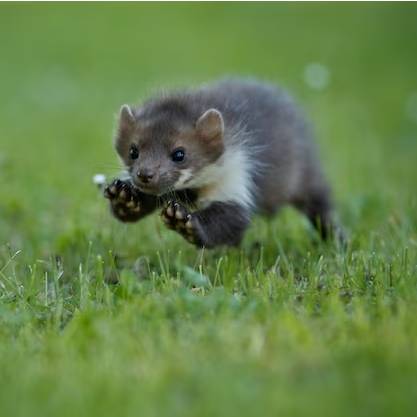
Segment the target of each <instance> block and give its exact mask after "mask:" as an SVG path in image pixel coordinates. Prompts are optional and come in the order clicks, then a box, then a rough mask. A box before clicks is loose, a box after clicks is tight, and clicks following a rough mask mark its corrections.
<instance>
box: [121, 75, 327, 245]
mask: <svg viewBox="0 0 417 417" xmlns="http://www.w3.org/2000/svg"><path fill="white" fill-rule="evenodd" d="M209 109H216V110H218V111H219V112H220V114H221V116H222V118H223V119H222V122H224V134H223V136H222V137H221V138H217V139H216V141H212V142H204V143H200V141H201V139H198V138H196V136H195V135H196V134H197V133H196V132H195V126H196V122H197V120H198V119H199V118H200V117H201V116H202V114H204V113H205V112H206V111H207V110H209ZM122 113H124V114H125V116H124V117H127V119H126V120H123V119H121V121H120V127H119V132H118V135H117V137H116V149H117V151H118V153H119V155H120V156H121V158H122V160H123V161H124V162H125V164H126V166H127V168H128V170H129V171H130V173H131V176H132V182H133V183H134V184H135V185H136V186H137V187H139V188H140V187H141V185H142V186H143V187H145V189H143V188H142V191H143V192H145V193H147V192H149V193H150V194H155V195H158V196H159V198H161V199H162V200H163V201H165V202H166V201H168V200H172V195H171V194H170V190H171V189H172V188H171V187H172V185H173V184H174V183H175V181H177V179H178V178H179V175H180V174H181V169H184V167H182V168H181V167H180V168H178V167H176V166H175V165H173V164H172V162H171V161H170V160H169V158H168V157H167V156H166V155H169V150H170V149H171V148H172V146H173V143H174V142H175V140H174V139H173V138H175V137H176V136H178V137H188V139H187V140H188V142H186V143H189V147H190V150H189V153H190V160H189V162H188V163H189V166H185V167H188V168H192V169H193V170H195V172H198V171H199V170H201V169H203V168H204V167H207V166H209V165H210V164H214V163H215V162H216V161H217V160H218V158H219V157H220V156H221V154H223V151H224V149H228V148H230V147H234V148H239V147H243V148H244V149H245V154H246V155H247V156H248V157H249V158H250V161H249V164H248V169H249V170H250V178H251V180H252V182H253V189H252V200H253V201H252V204H251V205H250V208H248V207H243V206H241V207H240V206H238V205H237V204H236V203H233V204H229V203H227V202H216V201H214V202H212V204H211V205H210V206H209V207H205V208H204V209H202V210H197V211H194V212H193V213H191V215H192V217H193V219H194V220H193V221H194V222H195V224H194V226H195V228H194V229H193V230H195V231H196V235H195V236H193V239H191V240H192V241H193V243H195V244H196V245H198V246H207V247H213V246H217V245H221V244H226V245H235V244H238V243H239V242H240V240H241V237H242V236H243V232H244V230H245V229H246V227H247V226H248V224H249V220H250V217H251V216H252V215H253V214H254V213H255V212H259V213H263V214H267V215H271V214H273V213H275V212H276V211H278V210H279V208H281V207H282V206H283V205H286V204H290V205H293V206H294V207H296V208H297V209H299V210H301V211H302V212H304V213H305V214H306V215H307V216H308V218H309V219H310V220H311V222H312V223H313V225H314V226H315V227H317V228H318V230H319V231H320V232H321V235H322V236H323V237H327V236H328V234H329V232H331V231H332V229H333V222H332V204H331V201H330V192H329V187H328V185H327V182H326V180H325V179H324V177H323V174H322V171H321V168H320V164H319V162H318V160H317V157H316V152H315V149H314V143H313V138H312V134H311V132H310V130H309V128H308V126H307V123H306V121H305V117H304V115H303V114H302V112H301V111H300V110H299V109H298V107H297V106H296V105H295V104H294V102H293V101H292V99H291V98H290V97H289V96H288V95H287V94H286V93H285V92H283V91H281V90H280V89H278V88H276V87H275V86H273V85H271V84H266V83H260V82H258V81H255V80H240V79H228V80H223V81H220V82H217V83H215V84H212V85H207V86H203V87H201V88H199V89H196V90H187V91H182V92H174V93H172V94H168V95H165V96H161V97H159V98H156V99H152V100H149V101H147V102H145V103H144V104H143V105H142V106H141V107H140V108H138V109H135V110H134V111H133V115H134V118H135V120H136V124H137V127H135V128H132V129H131V130H130V131H129V126H131V122H132V121H131V115H130V113H129V112H128V111H127V110H126V108H124V110H123V111H122ZM193 129H194V130H193ZM187 135H188V136H187ZM193 135H194V136H193ZM131 143H135V144H137V146H139V147H140V148H141V151H140V152H139V153H140V155H141V156H140V157H139V159H140V160H138V161H137V162H135V161H131V160H130V159H129V154H128V149H129V146H131ZM142 155H143V156H142ZM161 155H162V156H161ZM141 158H142V159H141ZM225 163H226V164H227V161H225ZM144 166H146V170H147V172H152V173H155V172H156V175H155V178H158V180H155V184H153V185H152V186H153V188H149V190H150V191H147V189H146V187H147V185H146V184H140V183H138V182H137V181H138V180H137V175H136V174H138V175H139V172H140V170H143V169H144ZM159 171H160V172H159ZM157 181H159V182H157ZM149 187H150V186H149ZM188 191H190V192H191V194H193V195H196V196H197V197H196V200H197V201H198V195H199V192H200V191H201V190H200V189H198V188H197V189H192V190H188ZM186 194H187V190H186ZM177 199H178V200H179V202H182V203H185V204H187V201H182V200H181V198H177ZM193 203H194V201H193ZM170 204H172V202H171V203H170ZM165 210H166V209H165ZM233 213H235V218H236V219H237V220H234V219H233V217H234V215H233ZM165 214H166V211H165ZM119 217H120V216H119ZM168 217H169V216H168ZM121 220H123V219H121ZM166 223H167V225H170V226H171V228H173V229H175V230H177V231H180V233H181V230H183V229H182V226H181V225H180V226H181V227H179V228H177V227H176V226H177V225H173V224H172V221H171V220H170V219H169V218H167V221H166ZM189 240H190V239H189ZM191 240H190V241H191Z"/></svg>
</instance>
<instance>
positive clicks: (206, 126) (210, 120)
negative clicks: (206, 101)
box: [196, 109, 224, 141]
mask: <svg viewBox="0 0 417 417" xmlns="http://www.w3.org/2000/svg"><path fill="white" fill-rule="evenodd" d="M196 130H197V133H198V134H199V135H200V136H201V137H202V138H204V139H206V140H208V141H222V140H223V133H224V122H223V116H222V114H221V113H220V112H219V111H218V110H216V109H209V110H207V111H206V112H205V113H204V114H203V115H202V116H200V118H199V119H198V120H197V123H196Z"/></svg>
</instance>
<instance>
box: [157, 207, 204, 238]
mask: <svg viewBox="0 0 417 417" xmlns="http://www.w3.org/2000/svg"><path fill="white" fill-rule="evenodd" d="M161 217H162V220H163V222H164V223H165V225H166V226H167V227H168V228H169V229H172V230H175V231H176V232H178V233H179V234H180V235H181V236H183V237H184V239H186V240H187V241H188V242H190V243H194V244H196V245H200V244H201V238H200V236H199V233H198V227H197V222H196V219H195V218H194V217H193V215H192V214H191V213H189V212H188V210H187V209H186V208H185V207H184V206H182V205H181V204H179V203H177V202H176V201H169V202H168V204H167V206H166V207H165V208H164V209H163V210H162V213H161Z"/></svg>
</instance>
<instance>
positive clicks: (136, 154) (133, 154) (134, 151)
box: [129, 145, 139, 159]
mask: <svg viewBox="0 0 417 417" xmlns="http://www.w3.org/2000/svg"><path fill="white" fill-rule="evenodd" d="M129 156H130V158H131V159H138V157H139V151H138V148H137V147H136V146H135V145H132V146H131V147H130V149H129Z"/></svg>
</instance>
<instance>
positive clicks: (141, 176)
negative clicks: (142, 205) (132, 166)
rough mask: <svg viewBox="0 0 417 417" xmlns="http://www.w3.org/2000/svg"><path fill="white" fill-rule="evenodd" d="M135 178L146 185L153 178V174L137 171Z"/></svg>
mask: <svg viewBox="0 0 417 417" xmlns="http://www.w3.org/2000/svg"><path fill="white" fill-rule="evenodd" d="M137 176H138V178H139V181H140V182H143V183H144V184H147V183H148V182H149V181H150V180H151V179H152V178H153V174H152V173H150V172H149V171H144V170H142V171H138V173H137Z"/></svg>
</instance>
